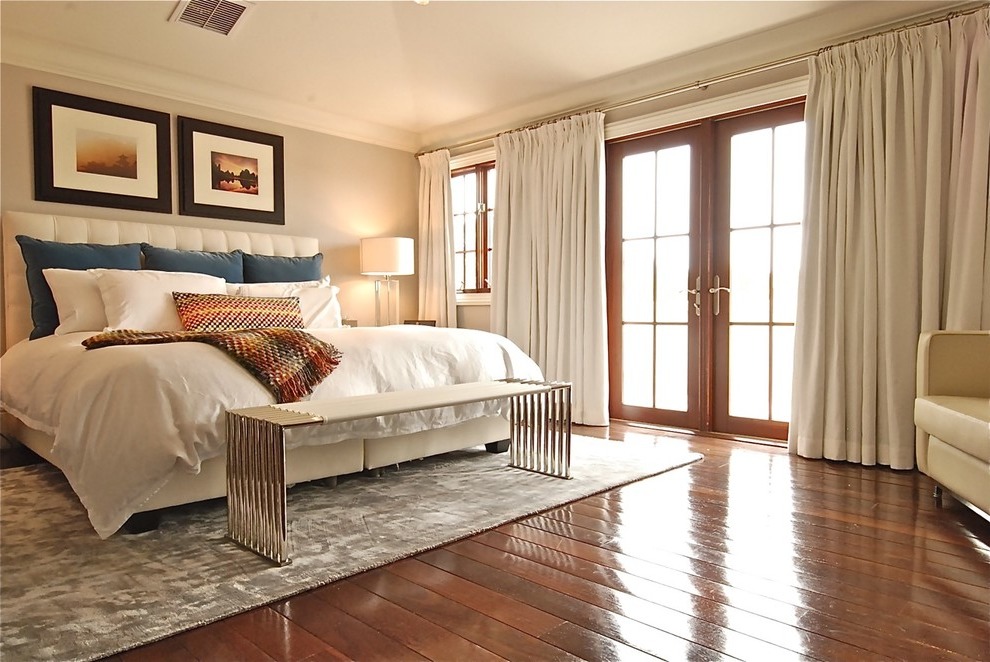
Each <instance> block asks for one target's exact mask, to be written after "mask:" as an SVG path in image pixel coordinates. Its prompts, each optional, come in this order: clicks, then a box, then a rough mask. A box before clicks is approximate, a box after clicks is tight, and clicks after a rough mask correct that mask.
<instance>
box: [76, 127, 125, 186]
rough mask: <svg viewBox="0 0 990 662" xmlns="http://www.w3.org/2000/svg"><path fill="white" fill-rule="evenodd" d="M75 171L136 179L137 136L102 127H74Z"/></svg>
mask: <svg viewBox="0 0 990 662" xmlns="http://www.w3.org/2000/svg"><path fill="white" fill-rule="evenodd" d="M76 171H77V172H88V173H92V174H96V175H107V176H108V177H124V178H127V179H137V176H138V146H137V139H136V138H133V137H129V136H119V135H114V134H111V133H104V132H102V131H90V130H87V129H78V130H77V131H76Z"/></svg>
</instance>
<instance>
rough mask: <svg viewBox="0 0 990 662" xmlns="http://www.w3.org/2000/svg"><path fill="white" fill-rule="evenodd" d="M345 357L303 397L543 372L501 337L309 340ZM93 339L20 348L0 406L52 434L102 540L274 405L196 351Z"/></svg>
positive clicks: (440, 413)
mask: <svg viewBox="0 0 990 662" xmlns="http://www.w3.org/2000/svg"><path fill="white" fill-rule="evenodd" d="M312 333H313V334H314V335H316V336H317V337H319V338H321V339H322V340H326V341H328V342H330V343H332V344H334V345H335V346H336V347H337V348H338V349H339V350H340V351H341V353H342V355H343V358H342V359H341V362H340V365H339V367H338V368H337V369H336V370H335V371H334V372H333V373H332V374H331V375H330V376H329V377H327V378H326V379H325V380H324V381H323V382H322V383H321V384H320V385H319V386H318V387H317V388H316V390H315V391H314V393H313V395H312V396H311V399H314V400H315V399H320V398H329V397H335V396H345V395H363V394H367V393H375V392H380V391H401V390H407V389H415V388H424V387H429V386H435V385H441V384H456V383H463V382H470V381H485V380H494V379H503V378H506V377H520V378H526V379H541V378H542V375H541V372H540V369H539V368H538V367H537V366H536V364H535V363H534V362H533V361H532V360H531V359H530V358H529V357H528V356H526V355H525V354H524V353H523V352H522V351H521V350H520V349H519V348H518V347H516V346H515V345H514V344H513V343H511V342H510V341H508V340H506V339H505V338H503V337H501V336H497V335H494V334H490V333H485V332H483V331H472V330H467V329H435V328H431V327H424V326H415V325H402V326H390V327H381V328H343V329H327V330H319V331H313V332H312ZM91 335H93V334H92V333H73V334H68V335H64V336H49V337H47V338H41V339H38V340H32V341H23V342H21V343H18V344H17V345H15V346H14V347H12V348H11V349H10V350H9V351H8V352H7V353H6V354H4V356H3V357H2V359H0V406H2V407H3V408H4V409H6V410H7V411H8V412H10V413H11V414H13V415H14V416H16V417H18V418H19V419H21V421H23V422H24V423H25V424H27V425H29V426H30V427H32V428H34V429H36V430H40V431H42V432H45V433H47V434H49V435H51V436H53V437H54V439H55V442H54V446H53V448H52V456H53V458H54V460H55V463H56V464H58V466H59V467H60V468H61V469H62V471H63V472H64V473H65V475H66V477H67V478H68V480H69V483H70V484H71V485H72V488H73V489H74V490H75V492H76V494H78V496H79V499H80V501H81V502H82V503H83V505H84V506H85V507H86V509H87V510H88V512H89V518H90V521H91V522H92V524H93V527H94V528H95V529H96V531H97V533H98V534H99V535H100V536H101V537H104V538H105V537H107V536H109V535H111V534H113V533H114V532H115V531H116V530H117V529H119V528H120V526H121V525H122V524H123V523H124V522H125V521H126V520H127V518H128V517H130V515H132V514H133V513H134V512H137V511H138V510H139V509H140V507H141V504H143V503H145V502H146V501H147V500H148V499H149V498H150V497H151V496H153V495H154V494H155V493H156V492H157V491H158V490H159V489H161V487H162V486H163V485H164V484H165V483H166V482H167V480H168V478H169V476H170V474H171V473H172V472H173V471H185V472H190V473H198V472H199V467H200V463H201V462H202V461H204V460H207V459H209V458H211V457H214V456H217V455H220V454H221V453H223V451H224V427H223V426H224V422H223V415H224V412H225V411H226V410H228V409H237V408H241V407H249V406H254V405H259V404H269V403H272V402H274V398H273V397H272V395H271V394H270V393H269V391H268V390H267V389H265V388H264V387H263V386H262V385H261V384H260V383H259V382H258V381H256V380H255V379H254V378H253V377H251V376H250V375H249V374H248V373H247V371H245V370H244V368H242V367H240V366H239V365H237V363H235V362H234V361H233V359H231V358H230V357H228V356H227V355H226V354H225V353H223V352H222V351H220V350H218V349H215V348H213V347H210V346H208V345H205V344H202V343H174V344H165V345H143V346H122V347H106V348H102V349H95V350H86V349H84V348H83V347H82V345H81V344H80V343H81V342H82V340H83V339H85V338H87V337H89V336H91ZM498 412H499V405H498V403H495V402H490V403H478V404H473V405H464V406H459V407H449V408H445V409H440V410H431V411H427V412H415V413H411V414H403V415H399V416H389V417H385V418H378V419H374V420H366V421H354V422H352V423H345V424H339V425H334V426H323V427H317V428H308V429H304V430H297V431H291V432H294V434H291V435H287V445H288V446H289V447H293V446H299V445H306V444H316V443H332V442H335V441H340V440H342V439H348V438H355V437H361V438H373V437H382V436H391V435H395V434H406V433H411V432H418V431H421V430H425V429H428V428H434V427H441V426H446V425H452V424H455V423H460V422H462V421H466V420H469V419H472V418H476V417H478V416H481V415H489V414H495V413H498Z"/></svg>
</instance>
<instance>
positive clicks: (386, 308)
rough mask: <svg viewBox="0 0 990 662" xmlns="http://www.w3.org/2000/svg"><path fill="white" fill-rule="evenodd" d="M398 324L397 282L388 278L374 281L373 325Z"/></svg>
mask: <svg viewBox="0 0 990 662" xmlns="http://www.w3.org/2000/svg"><path fill="white" fill-rule="evenodd" d="M398 323H399V281H397V280H392V279H391V278H389V277H388V276H386V277H385V280H376V281H375V325H376V326H387V325H389V324H398Z"/></svg>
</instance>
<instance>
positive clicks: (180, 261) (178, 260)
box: [141, 244, 244, 283]
mask: <svg viewBox="0 0 990 662" xmlns="http://www.w3.org/2000/svg"><path fill="white" fill-rule="evenodd" d="M141 252H142V253H144V268H145V269H153V270H155V271H187V272H190V273H194V274H206V275H207V276H216V277H217V278H223V279H224V280H226V281H227V282H228V283H243V282H244V259H243V256H244V253H242V252H241V251H239V250H236V251H231V252H229V253H214V252H210V251H183V250H178V249H175V248H159V247H158V246H152V245H151V244H141Z"/></svg>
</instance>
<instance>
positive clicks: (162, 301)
mask: <svg viewBox="0 0 990 662" xmlns="http://www.w3.org/2000/svg"><path fill="white" fill-rule="evenodd" d="M89 271H90V272H91V273H92V274H94V275H95V276H96V284H97V286H98V287H99V288H100V296H101V297H102V299H103V307H104V309H105V311H106V316H107V326H106V329H107V331H113V330H116V329H130V330H133V331H182V322H181V321H180V320H179V314H178V313H177V312H175V299H173V298H172V292H192V293H194V294H226V293H227V283H226V281H225V280H224V279H223V278H217V277H216V276H207V275H205V274H193V273H185V272H181V271H153V270H150V269H141V270H140V271H123V270H119V269H90V270H89Z"/></svg>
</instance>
